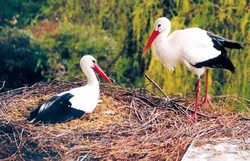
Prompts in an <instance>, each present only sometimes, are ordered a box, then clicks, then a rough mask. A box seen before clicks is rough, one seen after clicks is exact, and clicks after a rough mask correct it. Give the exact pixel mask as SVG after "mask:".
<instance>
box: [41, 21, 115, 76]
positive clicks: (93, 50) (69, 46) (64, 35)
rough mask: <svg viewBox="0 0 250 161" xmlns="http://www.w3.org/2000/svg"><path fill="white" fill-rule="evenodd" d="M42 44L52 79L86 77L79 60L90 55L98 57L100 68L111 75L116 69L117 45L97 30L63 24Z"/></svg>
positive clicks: (45, 38)
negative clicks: (113, 69) (112, 70)
mask: <svg viewBox="0 0 250 161" xmlns="http://www.w3.org/2000/svg"><path fill="white" fill-rule="evenodd" d="M39 41H40V43H41V44H42V47H43V49H44V50H45V51H46V53H47V56H48V63H49V65H50V69H49V70H50V74H51V76H52V77H61V76H64V77H65V78H68V77H77V76H79V77H82V75H83V74H82V72H81V71H80V66H79V62H80V61H79V60H80V59H81V57H82V56H83V55H86V54H90V55H93V56H94V57H96V58H97V60H98V64H99V65H100V66H101V67H102V68H103V69H106V70H105V71H107V73H110V74H111V73H112V72H111V71H109V69H112V68H113V67H114V65H115V64H114V63H113V61H114V59H115V55H116V53H117V52H118V48H117V43H116V41H115V40H114V39H113V38H112V37H111V36H110V35H109V34H107V33H106V32H105V31H98V30H96V28H95V27H94V26H85V25H72V24H70V23H63V24H60V25H59V28H58V29H56V30H55V31H54V32H50V33H47V34H45V35H43V36H42V37H41V38H39ZM65 73H67V74H65Z"/></svg>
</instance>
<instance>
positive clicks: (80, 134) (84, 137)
mask: <svg viewBox="0 0 250 161" xmlns="http://www.w3.org/2000/svg"><path fill="white" fill-rule="evenodd" d="M81 85H83V82H82V81H80V80H74V81H53V82H51V83H49V84H47V83H41V82H40V83H37V84H35V85H33V86H31V87H23V88H19V89H15V90H12V91H8V92H4V93H1V94H0V99H1V103H0V106H1V107H0V146H1V148H0V159H3V160H84V159H87V160H139V159H145V160H166V159H169V160H181V158H182V156H183V155H184V153H185V151H186V149H187V148H188V146H189V145H190V144H191V142H192V140H193V139H195V138H200V137H202V138H217V137H230V138H242V139H244V138H249V136H250V135H249V131H250V126H249V125H250V123H249V119H248V118H247V117H249V113H245V114H244V116H243V115H242V114H239V113H236V112H233V111H232V110H231V111H230V110H228V111H226V112H225V109H222V108H213V109H211V108H202V109H201V113H202V114H201V113H200V114H199V115H198V117H199V120H198V121H197V122H196V123H188V122H185V121H184V120H186V119H187V117H188V116H189V115H190V114H192V108H190V109H189V108H187V106H188V105H189V104H191V103H190V101H188V100H189V99H188V98H183V97H180V96H171V97H170V98H171V100H169V99H166V98H165V97H159V96H155V95H154V94H152V93H150V92H149V91H147V90H145V89H134V88H132V89H124V88H121V87H119V86H118V85H108V84H101V100H102V102H101V103H100V104H98V107H97V108H96V109H95V111H94V112H93V113H91V114H86V115H84V116H83V117H82V118H81V119H78V120H73V121H70V122H68V123H64V124H56V125H50V126H35V125H33V124H29V123H28V122H27V121H26V118H27V117H28V116H29V113H30V112H31V111H32V109H34V108H35V107H36V106H37V105H38V104H40V103H42V102H43V101H44V100H46V99H48V98H49V97H51V96H53V95H56V94H57V93H59V92H62V91H65V90H68V89H71V88H74V87H79V86H81ZM192 99H193V98H192ZM217 99H219V101H218V104H221V102H222V104H223V103H225V102H224V100H228V99H230V100H234V101H235V102H239V99H235V97H230V96H227V97H223V98H220V97H219V98H217ZM218 104H217V105H218ZM223 108H224V107H223ZM230 108H231V107H229V109H230Z"/></svg>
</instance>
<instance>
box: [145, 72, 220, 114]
mask: <svg viewBox="0 0 250 161" xmlns="http://www.w3.org/2000/svg"><path fill="white" fill-rule="evenodd" d="M145 77H146V78H147V79H148V80H149V81H150V82H151V83H153V85H154V86H155V87H156V88H157V89H158V90H159V91H160V92H161V93H162V94H163V95H164V96H165V97H167V99H168V100H169V101H170V103H172V104H173V105H174V107H175V108H177V109H180V108H181V109H182V110H183V109H184V110H187V111H190V112H193V113H194V111H193V110H191V109H189V108H187V107H185V106H182V105H179V104H178V103H176V102H174V101H173V100H171V99H170V98H169V97H168V96H167V94H166V93H165V92H164V91H163V90H162V89H161V88H160V87H159V86H158V85H157V84H156V83H155V82H154V81H153V80H152V79H151V78H149V76H148V75H147V74H145ZM197 114H198V115H200V116H202V117H209V118H217V117H210V116H206V115H203V114H201V113H199V112H197Z"/></svg>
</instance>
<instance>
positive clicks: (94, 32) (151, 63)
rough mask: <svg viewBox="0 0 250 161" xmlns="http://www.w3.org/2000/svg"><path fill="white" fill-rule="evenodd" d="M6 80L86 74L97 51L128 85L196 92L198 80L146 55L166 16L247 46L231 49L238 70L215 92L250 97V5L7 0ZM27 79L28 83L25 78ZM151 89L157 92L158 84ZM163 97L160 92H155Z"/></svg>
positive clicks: (1, 20) (3, 11) (10, 83)
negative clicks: (88, 58) (82, 65)
mask: <svg viewBox="0 0 250 161" xmlns="http://www.w3.org/2000/svg"><path fill="white" fill-rule="evenodd" d="M0 3H1V6H0V25H1V28H0V40H1V41H0V51H1V53H0V54H1V55H0V62H1V67H0V81H5V82H6V84H5V89H2V90H7V89H10V88H16V87H20V86H23V85H26V84H28V85H30V84H32V83H34V82H36V81H39V80H43V81H49V80H51V79H54V78H58V77H61V78H63V79H67V78H70V77H81V76H82V73H81V71H80V69H79V59H80V58H81V56H82V55H85V54H92V55H94V56H95V57H96V58H97V59H98V61H99V64H100V66H101V67H102V68H103V69H104V70H105V72H106V73H107V74H108V75H109V76H110V77H111V78H112V79H114V80H115V81H116V82H118V83H119V84H121V85H128V84H133V85H134V86H136V87H143V86H145V85H147V81H146V80H144V74H145V73H146V74H148V75H149V76H150V77H151V78H152V79H153V80H155V81H156V83H158V84H159V85H160V86H161V87H162V88H163V89H164V90H165V91H166V92H167V93H186V94H189V93H191V92H193V91H194V88H193V85H194V84H195V82H196V76H195V75H194V74H192V73H191V72H189V71H187V70H186V69H185V68H183V67H182V66H179V67H177V68H176V70H175V71H174V72H170V71H168V70H167V69H165V68H163V66H162V65H161V64H160V63H159V62H158V61H157V60H156V59H155V57H154V56H153V54H151V52H147V53H146V54H142V50H143V47H144V45H145V43H146V41H147V39H148V37H149V35H150V33H151V32H152V30H153V23H154V21H155V20H156V19H157V18H158V17H160V16H166V17H168V18H169V19H171V21H172V31H173V30H176V29H182V28H186V27H193V26H198V27H201V28H203V29H206V30H209V31H212V32H214V33H216V34H218V35H220V36H223V37H227V38H230V39H234V40H236V41H239V42H242V43H243V45H244V49H243V50H239V51H234V50H232V51H229V56H230V58H231V60H232V61H233V63H234V65H235V66H236V73H235V74H231V73H230V72H228V71H221V70H213V71H212V72H211V73H210V80H212V81H210V82H211V84H210V86H212V88H211V89H212V90H211V93H212V94H213V95H221V94H237V95H239V96H243V97H247V98H249V97H250V79H249V72H250V67H249V64H250V54H249V53H250V51H249V50H250V48H249V42H250V30H249V29H250V6H249V1H248V0H242V1H238V0H226V1H225V0H190V1H182V0H171V1H169V0H161V1H154V0H138V1H131V0H120V1H115V0H75V1H67V0H60V1H59V0H58V1H54V0H44V1H39V0H11V1H5V0H0ZM21 80H22V81H21ZM147 88H148V89H150V90H152V91H154V88H153V87H152V86H150V84H149V85H147ZM154 92H157V91H154Z"/></svg>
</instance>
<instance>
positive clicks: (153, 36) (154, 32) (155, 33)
mask: <svg viewBox="0 0 250 161" xmlns="http://www.w3.org/2000/svg"><path fill="white" fill-rule="evenodd" d="M159 33H160V32H159V31H156V30H154V31H153V33H152V34H151V36H150V37H149V39H148V42H147V45H146V46H145V48H144V49H143V53H145V52H146V50H147V49H148V48H149V47H150V45H151V44H152V42H153V41H154V39H155V38H156V37H157V36H158V35H159Z"/></svg>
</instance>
